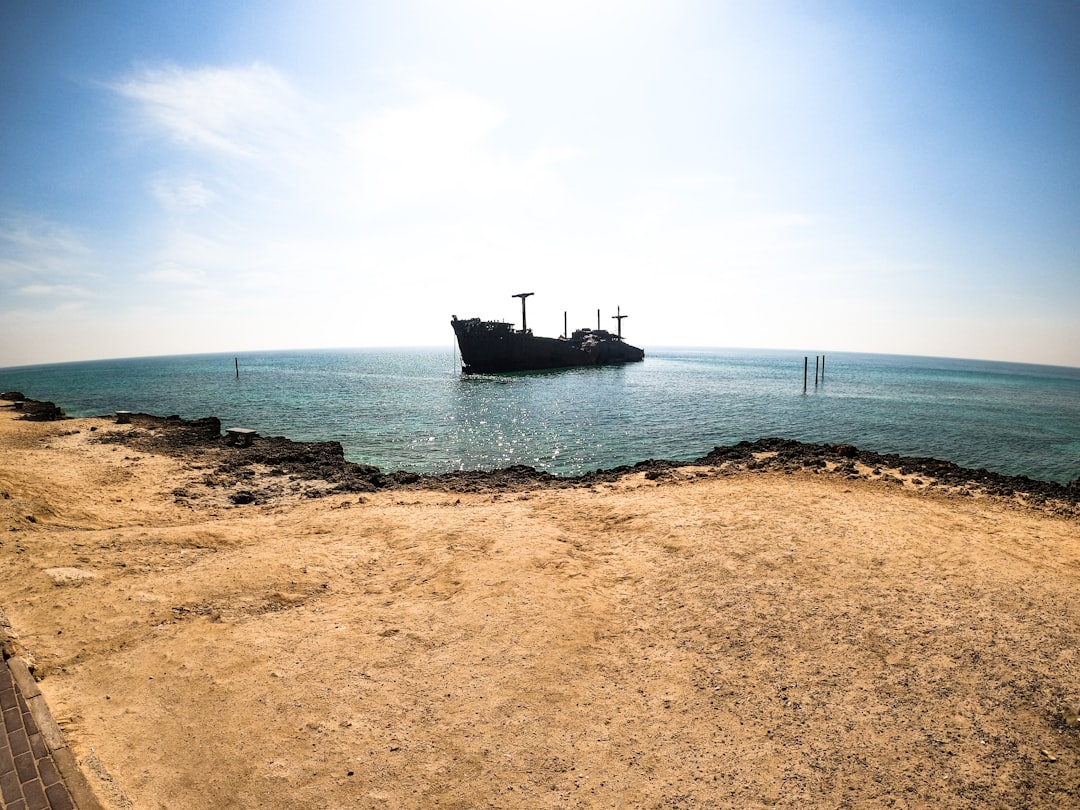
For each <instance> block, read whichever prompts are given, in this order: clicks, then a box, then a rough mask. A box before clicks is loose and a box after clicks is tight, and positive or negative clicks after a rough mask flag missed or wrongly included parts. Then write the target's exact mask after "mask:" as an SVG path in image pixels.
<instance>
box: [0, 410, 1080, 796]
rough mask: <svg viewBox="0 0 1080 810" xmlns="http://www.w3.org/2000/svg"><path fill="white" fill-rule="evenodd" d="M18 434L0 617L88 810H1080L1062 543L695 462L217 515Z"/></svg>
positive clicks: (1075, 658) (123, 466)
mask: <svg viewBox="0 0 1080 810" xmlns="http://www.w3.org/2000/svg"><path fill="white" fill-rule="evenodd" d="M16 415H17V414H16V413H15V412H14V411H10V410H8V409H2V410H0V530H2V533H0V608H2V609H3V611H4V612H6V614H7V617H8V619H9V620H10V622H11V625H12V626H13V628H14V630H15V631H16V632H17V633H18V639H17V641H16V645H17V646H18V647H19V649H21V650H22V651H23V652H24V653H25V654H26V655H28V656H31V657H32V658H33V660H34V661H35V662H36V675H37V677H38V678H39V679H40V681H41V682H40V687H41V689H42V692H43V693H44V694H45V696H46V699H47V700H48V702H49V705H50V707H51V708H52V711H53V714H54V715H55V717H56V719H57V720H58V721H59V723H60V725H61V727H62V728H63V730H64V732H65V734H66V736H67V739H68V743H69V745H70V746H71V748H72V749H73V750H74V752H75V754H76V756H77V758H78V759H79V761H80V763H81V765H82V767H83V768H84V770H85V772H86V773H87V776H88V778H89V779H90V781H91V785H92V787H93V788H94V790H95V791H96V792H97V793H98V795H99V796H100V797H101V799H102V802H103V804H105V805H106V806H107V807H110V808H128V807H134V808H140V809H141V808H170V810H182V809H183V808H193V809H194V808H198V810H205V808H269V807H275V808H338V807H341V808H345V807H350V808H351V807H386V808H408V807H444V808H445V807H459V808H472V807H507V808H510V807H514V808H517V807H527V808H533V807H535V808H541V807H543V808H546V807H621V808H638V807H656V808H690V807H695V808H696V807H747V808H753V807H766V806H769V807H807V806H810V807H971V808H975V807H979V808H983V807H1001V808H1019V807H1077V806H1080V798H1078V797H1080V729H1078V728H1077V727H1072V726H1070V725H1069V724H1068V723H1067V722H1066V720H1065V718H1064V717H1063V715H1062V706H1063V705H1066V704H1067V703H1068V701H1070V700H1071V699H1075V698H1076V697H1077V695H1078V694H1080V601H1078V599H1077V594H1078V587H1077V586H1078V584H1080V521H1078V520H1077V519H1076V517H1075V516H1068V515H1061V514H1051V513H1048V512H1047V511H1046V510H1039V509H1033V508H1025V507H1022V506H1018V505H1017V504H1016V503H1014V502H1011V501H1007V500H1005V499H1001V498H988V497H960V496H948V495H945V494H941V493H940V492H934V491H928V490H927V489H926V488H920V487H918V486H916V485H915V484H913V483H911V482H910V481H909V482H907V483H905V484H901V483H899V482H897V481H895V480H894V481H892V482H891V483H886V482H879V481H868V480H862V479H857V480H856V479H852V478H844V477H840V476H832V475H827V474H819V475H813V474H810V473H801V472H800V473H794V474H783V473H777V472H743V473H740V474H734V475H732V474H728V473H727V471H726V470H725V469H723V468H716V467H685V468H681V469H679V470H677V471H673V472H671V473H670V474H667V475H665V476H662V477H659V478H656V479H655V480H649V479H647V478H646V476H645V475H644V474H642V473H637V474H631V475H628V476H625V477H623V478H622V479H619V480H618V481H616V482H614V483H601V484H595V485H593V486H591V487H581V488H576V489H559V488H547V489H536V490H532V491H525V492H514V493H507V494H501V495H500V494H492V493H464V494H460V493H452V492H445V491H432V490H422V489H420V490H416V491H401V490H396V491H389V492H378V493H374V494H369V495H363V496H357V495H350V496H332V497H322V498H304V497H301V496H300V495H299V494H295V493H292V492H290V491H289V489H288V487H286V488H285V490H284V491H283V492H282V493H281V494H280V495H278V496H276V497H274V498H272V499H269V500H268V501H266V502H263V503H256V504H247V505H240V506H238V505H234V504H233V503H231V502H230V500H229V499H228V497H227V495H226V492H225V491H224V490H223V489H222V488H221V487H215V486H212V485H211V484H212V483H213V476H212V472H213V471H212V469H211V467H212V460H211V459H210V458H209V456H206V455H193V456H189V457H186V458H185V457H176V456H166V455H157V454H153V453H143V452H135V451H133V450H132V449H131V448H130V447H128V446H125V445H123V444H116V443H111V444H103V443H100V442H99V441H98V440H99V439H100V437H101V436H103V435H105V434H108V433H111V432H114V431H125V430H130V429H131V428H130V426H120V425H114V424H112V423H111V422H110V421H108V420H104V419H79V420H69V421H65V422H55V423H30V422H24V421H17V420H16V419H15V416H16ZM228 452H237V453H239V452H243V450H240V449H236V450H230V451H228Z"/></svg>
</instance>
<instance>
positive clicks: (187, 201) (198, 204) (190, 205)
mask: <svg viewBox="0 0 1080 810" xmlns="http://www.w3.org/2000/svg"><path fill="white" fill-rule="evenodd" d="M151 188H152V190H153V193H154V197H155V198H156V199H157V200H158V201H159V202H161V204H162V205H163V206H164V207H165V208H167V209H170V210H173V211H178V212H184V211H197V210H199V209H201V208H206V207H207V206H208V205H210V204H211V203H213V202H214V201H216V200H217V199H218V195H217V194H216V193H215V192H214V191H212V190H211V189H209V188H208V187H207V186H206V183H205V182H204V181H203V180H202V179H201V178H198V177H191V176H187V177H175V176H159V177H156V178H154V179H153V181H152V182H151Z"/></svg>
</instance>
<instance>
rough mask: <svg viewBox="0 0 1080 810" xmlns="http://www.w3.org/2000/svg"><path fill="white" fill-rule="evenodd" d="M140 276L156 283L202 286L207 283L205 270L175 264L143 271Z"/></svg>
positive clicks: (144, 279)
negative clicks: (146, 271)
mask: <svg viewBox="0 0 1080 810" xmlns="http://www.w3.org/2000/svg"><path fill="white" fill-rule="evenodd" d="M140 278H141V279H142V280H143V281H149V282H151V283H154V284H165V285H170V286H181V287H194V286H201V285H203V284H205V283H206V274H205V273H204V272H203V271H201V270H196V269H193V268H189V267H178V266H177V265H174V264H169V265H167V266H165V267H162V268H160V269H158V270H151V271H150V272H148V273H143V274H142V275H141V276H140Z"/></svg>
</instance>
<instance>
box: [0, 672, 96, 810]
mask: <svg viewBox="0 0 1080 810" xmlns="http://www.w3.org/2000/svg"><path fill="white" fill-rule="evenodd" d="M0 711H2V712H3V722H2V723H0V732H2V733H0V808H3V810H100V804H99V803H98V801H97V799H96V798H95V797H94V795H93V794H92V793H91V792H90V790H89V786H88V785H87V783H86V778H85V777H84V776H83V775H82V772H81V771H80V770H79V767H78V765H77V763H76V762H75V757H74V755H73V754H72V753H71V750H70V749H69V748H68V747H67V745H66V744H65V743H64V739H63V735H62V734H61V733H60V729H59V728H58V727H57V725H56V723H55V721H53V719H52V715H51V714H49V709H48V707H47V706H46V705H45V699H44V698H43V697H42V696H41V692H40V691H39V690H38V688H37V685H36V684H35V683H34V678H33V676H32V675H31V674H30V672H29V671H28V670H27V669H26V664H25V663H24V662H23V661H22V659H21V658H11V659H8V660H6V661H3V662H2V663H0Z"/></svg>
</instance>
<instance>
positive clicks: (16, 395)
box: [0, 391, 26, 402]
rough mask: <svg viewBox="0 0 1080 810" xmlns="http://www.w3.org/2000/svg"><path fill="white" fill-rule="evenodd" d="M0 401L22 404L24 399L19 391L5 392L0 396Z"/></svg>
mask: <svg viewBox="0 0 1080 810" xmlns="http://www.w3.org/2000/svg"><path fill="white" fill-rule="evenodd" d="M0 399H6V400H8V401H9V402H22V401H23V400H24V399H26V397H25V396H24V395H23V394H22V393H20V392H19V391H5V392H4V393H2V394H0Z"/></svg>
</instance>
